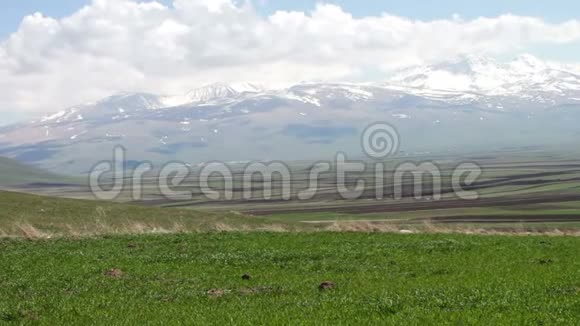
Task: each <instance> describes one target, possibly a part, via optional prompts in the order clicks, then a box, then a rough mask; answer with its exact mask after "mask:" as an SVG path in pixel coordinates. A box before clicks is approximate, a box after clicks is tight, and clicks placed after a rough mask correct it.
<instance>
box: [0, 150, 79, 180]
mask: <svg viewBox="0 0 580 326" xmlns="http://www.w3.org/2000/svg"><path fill="white" fill-rule="evenodd" d="M66 182H73V179H72V178H68V177H63V176H59V175H57V174H53V173H50V172H47V171H44V170H41V169H37V168H34V167H32V166H28V165H26V164H22V163H20V162H18V161H16V160H13V159H10V158H5V157H0V186H15V185H23V184H28V183H66Z"/></svg>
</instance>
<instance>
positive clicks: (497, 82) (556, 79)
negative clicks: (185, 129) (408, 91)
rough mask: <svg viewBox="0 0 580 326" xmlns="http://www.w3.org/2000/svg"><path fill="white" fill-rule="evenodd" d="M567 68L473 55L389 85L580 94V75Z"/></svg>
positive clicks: (400, 76)
mask: <svg viewBox="0 0 580 326" xmlns="http://www.w3.org/2000/svg"><path fill="white" fill-rule="evenodd" d="M568 69H569V68H568V67H566V66H565V65H560V64H554V63H547V62H543V61H541V60H539V59H538V58H536V57H533V56H531V55H522V56H520V57H518V58H517V59H515V60H514V61H511V62H507V63H498V62H497V61H496V60H494V59H492V58H489V57H482V56H474V55H470V56H466V57H464V58H460V59H458V60H455V61H451V62H447V63H441V64H436V65H431V66H424V67H414V68H410V69H406V70H403V71H400V72H398V73H396V74H395V75H394V76H393V77H392V78H391V80H390V81H389V84H393V85H397V86H403V87H409V88H413V89H419V90H425V91H433V90H440V91H450V92H472V93H477V94H481V95H486V96H507V95H511V96H517V95H522V96H525V93H529V92H545V93H555V94H564V93H566V92H578V91H580V75H579V74H577V73H576V72H574V71H570V70H568Z"/></svg>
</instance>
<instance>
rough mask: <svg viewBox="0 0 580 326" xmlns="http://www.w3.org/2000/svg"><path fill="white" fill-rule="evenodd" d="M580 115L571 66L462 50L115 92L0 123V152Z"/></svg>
mask: <svg viewBox="0 0 580 326" xmlns="http://www.w3.org/2000/svg"><path fill="white" fill-rule="evenodd" d="M579 120H580V75H578V74H577V73H576V72H575V70H573V69H572V67H571V66H565V65H558V64H554V63H547V62H543V61H541V60H539V59H537V58H534V57H532V56H529V55H525V56H521V57H519V58H517V59H515V60H514V61H511V62H507V63H501V62H498V61H496V60H493V59H490V58H485V57H478V56H469V57H465V58H462V59H458V60H453V61H451V62H446V63H439V64H436V65H431V66H425V67H415V68H410V69H405V70H403V71H400V72H397V73H396V74H394V75H393V77H392V78H390V79H389V80H387V81H385V82H381V83H375V84H354V83H302V84H298V85H294V86H291V87H289V88H286V89H268V88H265V87H262V86H258V85H254V84H225V83H217V84H211V85H207V86H203V87H199V88H196V89H193V90H192V91H190V92H186V93H184V94H182V95H177V96H168V95H157V94H147V93H127V94H119V95H114V96H111V97H108V98H105V99H103V100H100V101H97V102H95V103H86V104H83V105H77V106H74V107H71V108H68V109H65V110H61V111H58V112H56V113H52V114H48V115H46V116H44V117H41V118H39V119H37V120H35V121H32V122H28V123H20V124H18V125H13V126H8V127H3V128H0V156H8V157H11V158H16V159H19V160H22V161H25V162H28V163H32V164H36V165H38V166H41V167H43V168H46V169H49V170H54V171H58V172H63V171H67V172H79V173H84V172H87V171H88V170H89V169H90V167H91V166H93V165H94V164H95V163H96V162H98V161H100V160H105V159H110V158H111V157H110V156H111V155H112V154H111V153H112V149H113V147H114V146H116V145H122V146H124V147H125V148H126V149H127V150H128V151H129V154H128V155H129V156H130V159H131V160H134V161H140V160H148V161H153V162H165V161H168V160H181V161H186V162H191V163H195V162H201V161H210V160H224V161H234V160H253V159H309V158H312V159H318V158H323V157H331V156H333V155H334V153H335V152H336V151H347V152H353V153H357V154H358V155H362V153H361V150H360V139H359V136H360V134H361V133H362V130H363V129H364V128H365V127H366V126H368V125H369V124H371V123H374V122H377V121H386V122H389V123H391V124H392V125H394V126H395V127H396V128H397V129H398V130H399V132H400V133H401V139H402V143H403V146H404V150H405V151H407V152H412V151H413V150H420V151H422V152H433V151H437V150H448V149H457V148H470V149H471V148H474V147H478V146H488V147H490V146H492V147H493V146H495V147H502V146H506V145H537V144H553V143H561V142H566V141H567V142H570V141H573V140H574V139H577V138H578V136H580V126H579V125H578V123H577V121H579Z"/></svg>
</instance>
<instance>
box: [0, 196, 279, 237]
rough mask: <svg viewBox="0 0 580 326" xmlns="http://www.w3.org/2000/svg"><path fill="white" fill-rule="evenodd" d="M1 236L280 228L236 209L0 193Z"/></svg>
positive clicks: (90, 234)
mask: <svg viewBox="0 0 580 326" xmlns="http://www.w3.org/2000/svg"><path fill="white" fill-rule="evenodd" d="M0 207H1V209H0V236H5V237H26V238H49V237H56V236H94V235H100V234H134V233H174V232H203V231H215V230H218V231H219V230H224V231H226V230H235V229H237V230H245V229H253V230H256V229H257V230H259V229H261V228H264V229H272V228H275V227H277V226H276V225H275V224H273V223H269V222H268V221H266V220H265V219H261V218H249V217H245V216H241V215H239V214H236V213H228V212H221V213H213V212H207V211H196V210H190V209H163V208H158V207H145V206H137V205H128V204H120V203H112V202H103V201H94V200H78V199H64V198H53V197H45V196H36V195H28V194H21V193H15V192H3V191H0Z"/></svg>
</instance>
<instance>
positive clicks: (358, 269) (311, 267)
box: [0, 233, 580, 325]
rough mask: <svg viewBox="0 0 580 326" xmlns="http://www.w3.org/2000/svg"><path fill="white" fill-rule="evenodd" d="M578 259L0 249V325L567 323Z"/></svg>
mask: <svg viewBox="0 0 580 326" xmlns="http://www.w3.org/2000/svg"><path fill="white" fill-rule="evenodd" d="M579 251H580V238H574V237H522V236H516V237H498V236H463V235H395V234H379V233H377V234H366V233H282V234H276V233H205V234H190V235H184V234H182V235H147V236H114V237H102V238H93V239H84V240H72V239H57V240H42V241H24V240H2V241H0V252H1V258H2V259H0V271H1V273H0V321H5V322H10V321H11V322H14V323H17V324H20V323H25V324H26V323H36V324H41V325H53V324H94V323H99V324H144V323H146V324H151V325H155V324H158V325H161V324H178V323H179V324H196V325H200V324H218V325H219V324H235V325H254V324H261V325H272V324H304V325H314V324H316V325H320V324H329V325H330V324H338V325H345V324H364V325H366V324H375V325H385V324H390V325H421V324H428V325H432V324H441V325H475V324H487V325H575V324H578V322H579V319H578V318H579V317H578V316H580V260H579V259H578V252H579ZM110 269H118V271H117V272H118V273H119V274H121V272H122V275H117V276H118V277H114V276H109V275H105V274H106V271H108V270H110ZM244 273H249V274H251V275H252V279H251V280H249V281H244V280H242V278H241V276H242V275H243V274H244ZM323 281H332V282H334V283H335V284H336V288H335V289H334V290H330V291H319V290H318V285H319V284H320V283H321V282H323ZM212 290H213V291H212ZM208 293H209V294H208Z"/></svg>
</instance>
